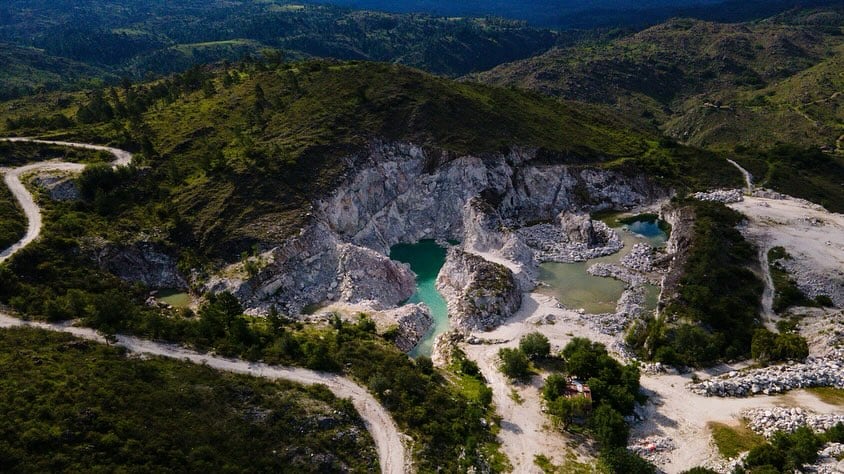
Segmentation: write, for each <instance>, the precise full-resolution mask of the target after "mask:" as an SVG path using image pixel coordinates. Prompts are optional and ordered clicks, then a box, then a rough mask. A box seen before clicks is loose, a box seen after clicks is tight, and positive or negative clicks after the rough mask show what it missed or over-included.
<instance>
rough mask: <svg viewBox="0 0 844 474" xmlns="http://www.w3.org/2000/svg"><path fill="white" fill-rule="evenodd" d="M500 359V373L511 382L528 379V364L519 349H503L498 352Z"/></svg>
mask: <svg viewBox="0 0 844 474" xmlns="http://www.w3.org/2000/svg"><path fill="white" fill-rule="evenodd" d="M498 357H499V358H500V359H501V373H503V374H504V375H506V376H507V377H509V378H511V379H513V380H526V379H528V378H529V377H530V374H531V373H530V362H529V361H528V358H527V356H526V355H525V353H524V352H522V351H521V350H519V349H509V348H504V349H501V350H499V351H498Z"/></svg>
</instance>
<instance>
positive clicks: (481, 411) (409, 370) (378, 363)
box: [0, 239, 505, 470]
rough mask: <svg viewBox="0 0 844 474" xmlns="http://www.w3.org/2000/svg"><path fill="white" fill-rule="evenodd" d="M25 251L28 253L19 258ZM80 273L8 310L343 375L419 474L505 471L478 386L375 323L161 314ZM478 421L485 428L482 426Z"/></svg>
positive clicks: (20, 284)
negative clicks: (365, 393) (408, 348)
mask: <svg viewBox="0 0 844 474" xmlns="http://www.w3.org/2000/svg"><path fill="white" fill-rule="evenodd" d="M42 240H44V239H42ZM39 245H43V243H42V242H41V241H39V243H38V244H33V247H32V248H34V249H35V250H38V246H39ZM29 251H30V248H27V249H25V250H24V251H23V252H29ZM19 261H20V260H18V259H14V260H13V264H12V266H11V269H12V270H13V271H15V272H16V269H17V268H19V267H17V266H16V265H17V263H16V262H19ZM62 264H68V263H67V262H65V261H62ZM70 267H71V268H68V269H67V270H66V271H68V272H71V270H72V267H73V265H72V264H71V265H70ZM85 268H86V267H85V266H84V265H83V266H81V268H80V270H77V273H72V272H71V273H69V274H68V275H66V276H67V277H68V278H69V280H70V281H69V282H68V283H67V285H68V286H69V287H70V289H65V288H66V287H62V286H61V285H59V284H55V285H54V287H53V286H49V285H48V286H46V287H44V289H43V290H40V291H55V292H57V293H59V292H63V294H62V293H59V294H58V295H57V296H48V297H45V298H44V299H45V301H46V302H41V301H38V300H37V297H35V296H33V297H32V299H23V298H21V297H20V296H17V297H13V298H12V299H11V302H12V304H15V305H20V304H29V305H30V306H35V305H41V306H42V307H44V308H45V309H44V310H45V313H41V314H44V315H45V316H46V317H48V318H50V319H66V318H68V317H82V318H83V320H84V322H85V324H86V325H89V326H91V327H94V328H97V329H98V330H100V331H101V332H103V333H105V334H112V333H115V332H129V333H133V334H136V335H138V336H141V337H145V338H152V339H158V340H165V341H176V342H182V343H187V344H189V345H190V346H192V347H194V348H196V349H198V350H213V351H214V352H215V353H218V354H221V355H224V356H239V357H245V358H247V359H250V360H263V361H265V362H267V363H271V364H284V365H300V366H306V367H308V368H312V369H316V370H323V371H330V372H338V373H343V374H345V375H347V376H350V377H352V378H354V379H356V380H358V381H360V382H361V383H362V384H364V385H365V386H367V387H368V388H369V389H370V391H372V393H373V394H374V395H375V396H376V397H377V398H378V399H379V401H380V402H381V403H382V404H383V405H384V407H385V408H387V409H388V410H389V411H390V412H391V413H392V415H393V417H394V418H395V420H396V422H397V423H398V424H399V426H400V427H401V428H402V430H403V431H405V432H406V433H407V434H409V435H410V436H412V437H413V439H414V448H415V454H416V457H417V461H418V465H419V466H420V469H423V470H426V469H430V470H435V469H436V468H438V467H439V468H442V469H445V470H452V469H454V470H465V469H466V468H468V467H469V466H472V465H475V466H480V465H483V466H486V465H488V464H491V465H493V467H495V466H501V465H505V462H504V461H503V460H501V456H500V454H498V452H497V445H496V443H495V438H494V436H493V434H492V433H491V431H490V428H489V426H490V424H491V411H490V406H489V404H490V402H491V397H490V396H489V394H487V393H484V391H483V389H482V388H481V387H479V386H477V385H475V390H474V391H473V392H468V391H467V390H466V389H467V386H466V385H465V384H463V385H460V384H457V385H455V384H452V383H450V382H449V381H448V380H447V379H446V378H444V376H443V374H441V373H440V372H438V371H436V370H433V367H432V365H431V364H430V362H428V363H427V364H426V363H425V361H424V359H422V360H421V361H419V362H416V363H414V362H413V361H411V360H410V359H408V358H407V356H406V355H405V354H404V353H402V352H400V351H399V350H398V349H396V348H395V346H394V345H392V344H391V343H390V342H388V341H386V340H384V339H382V338H381V337H379V336H377V335H376V334H375V325H374V323H373V322H372V321H371V320H369V319H367V318H362V319H361V320H360V321H359V322H357V323H355V324H350V323H343V322H342V321H340V320H339V319H335V320H334V321H333V322H332V324H331V326H330V327H328V328H320V327H311V326H305V325H303V324H301V323H294V322H291V321H288V320H287V319H286V318H283V317H281V316H280V315H277V314H274V313H273V314H271V315H270V316H269V317H267V318H258V317H248V316H244V315H243V314H242V312H243V310H242V308H241V307H240V305H239V303H238V302H237V300H236V299H235V298H234V297H233V296H231V295H230V294H228V293H223V294H219V295H216V296H213V297H211V298H210V299H209V301H208V302H207V303H206V304H205V305H203V306H202V307H201V308H200V310H199V312H198V314H197V315H193V313H192V312H190V311H186V312H184V311H179V312H176V314H173V313H172V312H170V311H163V312H160V311H158V310H153V309H150V308H146V307H144V306H141V305H136V304H135V303H134V302H133V301H132V299H131V298H130V296H131V295H132V293H131V288H122V289H121V290H117V289H107V290H103V289H102V288H90V287H86V286H85V285H90V284H91V283H92V282H94V281H97V280H95V279H94V277H87V278H86V277H84V276H77V275H79V274H78V272H79V271H85V270H84V269H85ZM101 277H102V278H103V280H102V281H99V283H98V284H99V285H102V286H106V285H109V284H112V283H111V281H110V280H108V275H107V274H106V275H101ZM26 278H27V274H26V273H24V275H23V277H17V276H15V274H14V273H12V272H10V271H9V270H8V269H7V267H1V266H0V292H6V291H9V292H12V293H19V292H22V291H24V292H25V291H32V290H29V288H31V287H30V286H29V285H28V283H27V282H26ZM77 278H78V279H77ZM111 278H112V279H113V278H114V277H111ZM74 285H78V286H79V287H81V288H86V289H85V290H81V289H77V288H74ZM115 286H116V287H117V285H115ZM98 291H103V293H99V292H98ZM33 294H38V293H33ZM143 294H144V292H141V293H140V294H139V295H138V296H141V295H143ZM127 295H129V296H127ZM0 296H2V295H0ZM467 367H469V365H468V364H467ZM467 370H469V371H470V372H471V369H467ZM469 395H471V396H469ZM482 419H483V420H488V421H489V423H487V424H483V423H482V422H481V420H482ZM496 469H498V468H496Z"/></svg>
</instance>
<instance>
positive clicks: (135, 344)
mask: <svg viewBox="0 0 844 474" xmlns="http://www.w3.org/2000/svg"><path fill="white" fill-rule="evenodd" d="M0 141H12V142H33V143H43V144H51V145H60V146H68V147H74V148H84V149H89V150H101V151H107V152H109V153H111V154H112V155H114V157H115V160H114V161H113V162H112V165H113V166H125V165H128V164H129V163H130V162H131V160H132V154H131V153H129V152H127V151H124V150H119V149H116V148H109V147H104V146H99V145H88V144H84V143H70V142H58V141H48V140H36V139H28V138H7V139H0ZM83 169H84V165H81V164H78V163H66V162H60V161H48V162H41V163H34V164H30V165H26V166H21V167H18V168H12V169H0V172H3V173H4V174H5V182H6V185H7V186H8V187H9V189H10V190H11V191H12V194H13V195H14V196H15V198H16V199H17V200H18V202H19V203H20V205H21V207H22V208H23V210H24V213H25V215H26V218H27V221H28V226H27V231H26V234H25V235H24V237H23V238H22V239H21V240H20V241H18V242H17V243H15V244H14V245H12V246H11V247H9V248H8V249H5V250H3V251H2V252H0V263H2V262H3V261H4V260H6V259H8V258H9V257H11V256H12V255H14V254H15V253H17V252H18V251H20V250H21V249H23V248H24V247H26V246H27V245H28V244H29V243H31V242H32V241H34V240H35V239H36V238H38V236H39V235H40V233H41V212H40V209H39V208H38V205H37V204H36V203H35V200H34V199H33V198H32V194H30V193H29V191H28V190H27V189H26V187H25V186H24V185H23V183H22V182H21V180H20V178H21V176H22V175H25V174H29V173H33V172H38V171H46V170H61V171H70V172H80V171H82V170H83ZM15 326H30V327H38V328H42V329H48V330H51V331H59V332H65V333H69V334H73V335H74V336H77V337H80V338H83V339H88V340H92V341H97V342H105V339H104V338H103V337H102V336H100V335H99V334H97V332H96V331H94V330H93V329H89V328H81V327H74V326H69V325H60V324H47V323H35V322H27V321H22V320H20V319H17V318H13V317H11V316H9V315H7V314H3V313H0V327H15ZM117 344H118V345H120V346H123V347H125V348H126V349H128V350H129V351H130V352H134V353H139V354H150V355H155V356H160V357H168V358H172V359H179V360H186V361H189V362H192V363H195V364H206V365H208V366H209V367H213V368H215V369H219V370H225V371H229V372H237V373H243V374H249V375H254V376H256V377H263V378H268V379H273V380H275V379H283V380H289V381H292V382H297V383H302V384H306V385H312V384H323V385H326V386H327V387H328V388H329V389H330V390H331V391H332V392H333V393H334V394H335V395H337V396H338V397H341V398H350V399H351V400H352V403H353V404H354V406H355V408H356V409H357V411H358V413H359V414H360V416H361V418H363V420H364V422H365V424H366V427H367V429H368V430H369V432H370V434H371V435H372V438H373V439H374V441H375V447H376V449H377V451H378V458H379V462H380V465H381V472H384V473H391V474H392V473H404V472H407V471H409V470H410V462H409V461H410V458H409V456H408V454H407V452H406V448H405V445H404V438H405V436H404V435H402V434H401V433H400V432H399V430H398V427H397V426H396V424H395V422H394V421H393V419H392V417H391V416H390V414H389V413H388V412H387V410H386V409H384V407H382V406H381V404H380V403H378V401H377V400H376V399H375V398H374V397H373V396H372V395H371V394H370V393H369V392H368V391H367V390H366V389H365V388H363V387H361V386H360V385H358V384H356V383H355V382H352V381H351V380H349V379H347V378H344V377H340V376H338V375H334V374H328V373H323V372H316V371H312V370H308V369H302V368H297V367H280V366H270V365H267V364H260V363H254V362H247V361H243V360H238V359H226V358H222V357H214V356H209V355H205V354H200V353H197V352H194V351H190V350H188V349H185V348H182V347H178V346H174V345H168V344H161V343H157V342H153V341H147V340H143V339H138V338H135V337H130V336H117Z"/></svg>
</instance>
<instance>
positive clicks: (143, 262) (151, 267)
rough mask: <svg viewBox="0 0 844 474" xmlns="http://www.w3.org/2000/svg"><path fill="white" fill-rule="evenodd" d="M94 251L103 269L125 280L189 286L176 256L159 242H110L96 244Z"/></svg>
mask: <svg viewBox="0 0 844 474" xmlns="http://www.w3.org/2000/svg"><path fill="white" fill-rule="evenodd" d="M91 252H92V257H93V258H94V260H95V261H96V262H97V264H98V265H99V266H100V268H102V269H104V270H106V271H109V272H111V273H113V274H115V275H117V276H118V277H119V278H120V279H122V280H124V281H128V282H131V283H142V284H143V285H145V286H148V287H150V288H158V289H161V288H178V289H186V288H187V287H188V283H187V281H185V279H184V278H183V277H182V275H180V274H179V272H178V270H177V269H176V258H175V257H173V256H172V255H171V254H170V253H168V252H167V251H166V250H165V249H163V248H161V247H159V246H157V245H155V244H152V243H149V242H137V243H134V244H131V245H114V244H106V245H104V246H97V247H95V248H94V249H93V250H92V251H91Z"/></svg>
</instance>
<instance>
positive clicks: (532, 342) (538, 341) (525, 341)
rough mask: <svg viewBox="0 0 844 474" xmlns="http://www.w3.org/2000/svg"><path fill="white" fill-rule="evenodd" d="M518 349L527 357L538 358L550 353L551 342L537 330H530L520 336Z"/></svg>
mask: <svg viewBox="0 0 844 474" xmlns="http://www.w3.org/2000/svg"><path fill="white" fill-rule="evenodd" d="M519 349H521V350H522V352H524V353H525V355H526V356H528V358H529V359H539V358H542V357H548V354H550V353H551V343H549V342H548V338H547V337H545V336H543V335H542V334H540V333H538V332H532V333H530V334H526V335H524V336H522V338H521V340H519Z"/></svg>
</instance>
